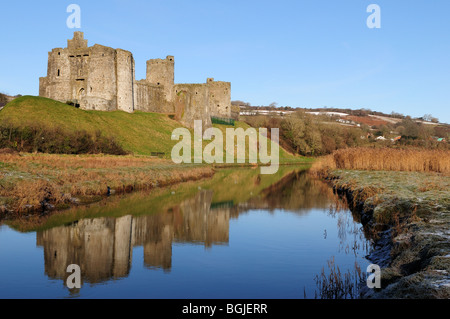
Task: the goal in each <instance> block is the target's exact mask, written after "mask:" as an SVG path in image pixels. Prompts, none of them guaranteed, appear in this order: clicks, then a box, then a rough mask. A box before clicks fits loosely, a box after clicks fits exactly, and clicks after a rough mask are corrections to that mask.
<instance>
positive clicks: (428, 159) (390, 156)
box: [311, 147, 450, 176]
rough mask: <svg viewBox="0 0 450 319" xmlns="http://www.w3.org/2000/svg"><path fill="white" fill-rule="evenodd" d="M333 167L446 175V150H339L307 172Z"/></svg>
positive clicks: (449, 162) (449, 158)
mask: <svg viewBox="0 0 450 319" xmlns="http://www.w3.org/2000/svg"><path fill="white" fill-rule="evenodd" d="M333 169H349V170H374V171H406V172H425V173H429V172H435V173H442V174H445V175H448V174H450V151H447V150H426V149H393V148H376V149H375V148H368V147H362V148H349V149H342V150H337V151H335V152H334V153H333V154H331V155H328V156H326V157H323V158H322V159H320V160H319V161H317V162H316V163H314V164H313V166H312V168H311V171H312V173H314V174H316V175H319V176H323V175H326V174H327V172H328V171H329V170H333Z"/></svg>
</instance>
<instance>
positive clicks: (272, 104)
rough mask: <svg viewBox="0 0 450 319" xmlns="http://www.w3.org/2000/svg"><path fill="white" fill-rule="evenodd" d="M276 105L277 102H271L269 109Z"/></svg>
mask: <svg viewBox="0 0 450 319" xmlns="http://www.w3.org/2000/svg"><path fill="white" fill-rule="evenodd" d="M277 106H278V103H277V102H272V103H270V104H269V107H277Z"/></svg>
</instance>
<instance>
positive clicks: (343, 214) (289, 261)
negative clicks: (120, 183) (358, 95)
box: [0, 168, 368, 298]
mask: <svg viewBox="0 0 450 319" xmlns="http://www.w3.org/2000/svg"><path fill="white" fill-rule="evenodd" d="M150 195H151V196H148V195H145V194H139V193H135V194H132V195H127V196H124V197H116V198H109V199H108V200H106V201H104V202H101V203H98V204H95V205H91V206H90V207H85V208H78V209H71V210H68V211H66V212H63V213H57V214H54V215H50V216H43V217H40V218H29V219H23V220H16V221H10V222H9V223H8V224H9V225H10V227H13V228H15V229H17V230H20V231H27V232H29V231H36V239H37V246H38V247H39V249H42V250H43V256H44V271H45V275H46V276H44V277H45V279H46V280H48V279H55V280H57V281H59V282H62V283H63V286H64V287H65V285H64V283H65V281H66V279H67V276H68V275H69V273H67V272H66V269H67V266H68V265H70V264H77V265H79V266H80V268H81V272H82V276H81V277H82V282H83V285H84V286H83V288H84V287H88V286H86V285H85V284H86V283H89V284H91V285H92V286H96V287H98V285H97V284H99V283H104V282H109V281H110V280H116V279H125V278H127V280H130V279H129V278H133V277H134V278H136V277H137V278H139V279H140V278H147V280H151V282H159V285H158V287H159V288H158V289H157V291H154V292H153V291H149V290H148V289H143V290H140V289H141V288H137V287H136V290H134V291H135V292H136V294H137V296H141V294H140V293H142V294H144V295H148V294H150V295H151V296H153V295H152V293H155V294H156V293H158V296H162V294H163V293H165V296H169V297H176V296H177V297H178V298H185V297H186V296H187V295H189V296H192V294H196V293H197V294H198V295H197V296H198V297H200V298H204V297H205V295H204V294H202V291H209V289H212V294H213V295H214V296H218V297H230V296H233V297H234V298H236V297H238V296H240V297H245V296H247V297H251V298H256V297H257V296H261V297H263V298H264V297H266V298H267V297H268V296H269V297H273V296H279V297H283V296H288V297H295V298H299V297H301V295H303V294H304V293H305V295H306V294H308V296H309V297H311V296H312V295H313V293H314V289H315V283H314V277H315V275H317V273H318V272H319V271H320V269H322V268H323V267H324V265H325V264H326V261H327V260H328V259H329V258H331V257H333V256H334V255H336V256H337V255H339V256H337V257H338V258H337V260H338V261H339V263H338V264H339V266H342V267H344V268H345V267H347V268H346V269H348V267H353V265H354V264H355V262H360V261H361V256H362V255H363V254H364V250H365V249H367V248H368V246H367V241H366V240H365V238H364V236H363V234H362V232H361V229H360V225H359V224H356V223H355V222H354V220H353V218H352V215H351V213H350V212H349V210H348V209H347V207H346V205H345V203H343V202H342V201H341V200H339V198H338V197H337V195H335V194H334V193H333V191H332V189H331V187H329V186H328V185H327V184H325V183H323V182H322V181H319V180H314V179H311V178H310V177H309V176H308V174H307V173H306V172H305V171H304V170H298V169H293V168H284V171H281V172H280V175H278V176H262V175H259V173H258V171H256V170H248V169H247V170H221V171H218V172H217V173H216V175H215V177H214V178H213V179H210V180H205V181H202V182H197V183H187V184H184V185H179V186H176V187H174V188H170V189H161V190H155V191H153V192H152V193H151V194H150ZM202 246H203V247H204V250H207V251H208V252H204V251H203V250H201V251H202V252H204V254H200V255H198V249H197V248H198V247H202ZM0 247H1V246H0ZM219 247H221V248H219ZM192 248H195V249H192ZM209 252H210V253H211V254H210V253H209ZM193 253H194V255H192V254H193ZM41 254H42V252H39V256H42V255H41ZM133 254H134V256H133ZM3 257H5V259H6V258H8V256H7V255H5V256H2V254H1V253H0V258H3ZM39 258H42V257H39ZM174 260H176V261H174ZM36 262H37V263H39V264H41V265H42V259H40V260H39V261H36ZM256 265H257V268H255V266H256ZM344 268H343V269H344ZM141 269H142V271H141ZM132 273H133V275H135V276H132ZM161 276H163V277H161ZM2 278H3V277H2V275H1V274H0V279H2ZM150 278H151V279H150ZM294 278H297V279H296V280H297V284H295V280H293V279H294ZM134 280H135V279H134ZM212 281H215V282H216V284H215V286H214V284H212ZM131 282H132V281H131ZM131 282H130V285H131V286H132V287H135V286H134V285H136V283H131ZM146 282H149V281H146ZM194 282H195V285H198V286H199V288H198V290H195V289H193V288H192V287H194V286H193V283H194ZM242 284H245V285H244V286H241V285H242ZM262 284H267V287H266V288H265V289H263V288H261V285H262ZM131 286H130V287H131ZM237 286H239V287H240V288H239V289H237V290H236V288H235V287H237ZM108 287H111V289H113V287H112V286H110V285H108ZM163 287H164V289H162V288H163ZM213 287H216V288H213ZM304 288H305V289H306V290H305V292H304V291H303V289H304ZM64 289H67V288H66V287H65V288H64ZM192 289H193V290H192ZM277 289H278V293H277ZM297 289H298V291H297ZM66 291H67V290H66ZM88 291H89V290H84V291H83V296H85V294H86V293H87V292H88ZM112 291H113V290H112ZM0 292H1V291H0ZM80 292H81V291H79V290H76V291H75V290H73V291H71V293H75V294H76V295H74V296H75V297H80V296H81V294H80ZM111 293H112V294H113V296H115V295H117V294H118V293H113V292H111ZM177 293H178V294H179V295H177ZM221 293H223V295H221ZM119 294H120V293H119ZM259 294H260V295H259ZM208 296H210V295H209V294H208Z"/></svg>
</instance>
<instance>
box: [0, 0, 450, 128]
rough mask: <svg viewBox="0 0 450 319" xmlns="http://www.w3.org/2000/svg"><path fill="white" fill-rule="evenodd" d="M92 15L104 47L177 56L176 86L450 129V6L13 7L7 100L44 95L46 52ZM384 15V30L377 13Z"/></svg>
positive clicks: (212, 0) (323, 0) (400, 1)
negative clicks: (71, 24)
mask: <svg viewBox="0 0 450 319" xmlns="http://www.w3.org/2000/svg"><path fill="white" fill-rule="evenodd" d="M71 3H75V4H78V5H80V7H81V29H79V31H83V32H84V33H85V37H86V38H87V39H88V40H89V45H93V44H95V43H98V44H103V45H107V46H111V47H114V48H122V49H125V50H129V51H131V52H132V53H133V55H134V58H135V60H136V78H137V79H138V80H139V79H142V78H145V63H146V60H148V59H150V58H163V57H166V56H167V55H174V56H175V81H176V82H177V83H203V82H204V81H206V78H207V77H214V78H215V79H216V80H222V81H230V82H232V99H234V100H236V99H239V100H244V101H248V102H251V103H252V104H253V105H267V104H270V103H271V102H277V103H278V104H279V105H280V106H281V105H282V106H285V105H289V106H292V107H323V106H328V107H348V108H353V109H355V108H370V109H372V110H377V111H382V112H387V113H390V112H391V111H396V112H400V113H404V114H409V115H412V116H415V117H419V116H422V115H424V114H428V113H431V114H432V115H434V116H436V117H438V118H439V119H440V120H441V121H443V122H447V123H450V19H449V16H450V1H445V0H442V1H437V0H434V1H432V0H428V1H425V0H423V1H422V0H421V1H405V0H396V1H391V0H389V1H387V0H369V1H365V0H341V1H337V0H292V1H286V0H277V1H264V0H258V1H255V0H239V1H238V0H236V1H235V0H226V1H217V0H207V1H203V0H190V1H186V0H180V1H167V0H165V1H144V0H129V1H125V0H112V1H111V0H110V1H77V0H72V1H61V0H59V1H8V2H6V1H2V3H1V4H0V8H1V10H0V11H1V12H2V18H1V19H0V32H1V36H0V41H1V44H0V91H3V92H6V93H9V94H23V95H25V94H31V95H37V94H38V89H39V79H38V78H39V77H41V76H45V75H46V72H47V52H48V51H50V50H51V49H52V48H55V47H65V46H66V44H67V42H66V41H67V39H68V38H72V35H73V31H76V30H74V29H69V28H68V27H67V26H66V19H67V17H68V16H69V13H67V12H66V8H67V6H68V5H69V4H71ZM371 3H376V4H378V5H379V6H380V7H381V29H369V28H368V27H367V26H366V19H367V17H368V16H369V13H367V12H366V8H367V6H368V5H369V4H371Z"/></svg>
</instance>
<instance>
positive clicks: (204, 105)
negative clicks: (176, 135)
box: [173, 84, 212, 129]
mask: <svg viewBox="0 0 450 319" xmlns="http://www.w3.org/2000/svg"><path fill="white" fill-rule="evenodd" d="M173 90H174V91H175V94H174V96H175V101H174V103H175V119H176V120H178V121H180V122H181V123H182V124H183V125H185V126H187V127H189V128H193V127H194V120H201V121H202V126H203V129H205V128H208V127H211V126H212V124H211V113H210V107H209V86H208V85H207V84H175V85H174V87H173Z"/></svg>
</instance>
